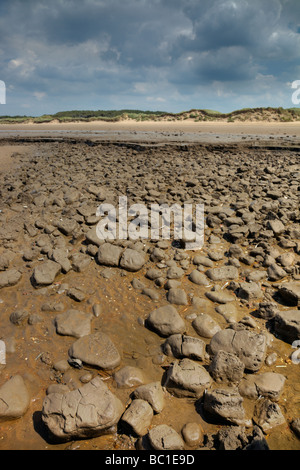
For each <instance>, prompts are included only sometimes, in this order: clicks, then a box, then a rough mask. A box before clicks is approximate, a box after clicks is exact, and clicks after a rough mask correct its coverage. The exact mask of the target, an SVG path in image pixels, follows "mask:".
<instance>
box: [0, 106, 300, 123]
mask: <svg viewBox="0 0 300 470" xmlns="http://www.w3.org/2000/svg"><path fill="white" fill-rule="evenodd" d="M127 121H129V122H134V123H136V122H137V123H139V122H147V123H148V122H159V123H161V122H168V123H170V122H180V123H183V122H186V121H187V122H195V123H199V124H204V123H212V122H218V123H220V122H227V123H230V124H232V123H234V122H239V123H249V122H252V123H257V122H260V123H261V122H270V123H272V122H279V123H291V122H298V123H300V108H287V109H284V108H270V107H269V108H245V109H240V110H236V111H232V112H230V113H221V112H219V111H212V110H207V109H206V110H205V109H191V110H190V111H182V112H180V113H168V112H164V111H140V110H111V111H84V110H82V111H79V110H76V111H62V112H58V113H56V114H52V115H50V114H49V115H46V114H44V115H42V116H38V117H32V116H0V125H2V124H4V125H7V124H9V125H11V124H26V125H27V124H29V125H32V124H38V125H40V124H59V123H60V124H71V123H98V124H99V123H100V124H102V123H106V122H108V123H120V122H127Z"/></svg>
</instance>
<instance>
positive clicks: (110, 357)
mask: <svg viewBox="0 0 300 470" xmlns="http://www.w3.org/2000/svg"><path fill="white" fill-rule="evenodd" d="M69 356H70V357H71V358H73V359H79V360H81V361H82V362H83V363H85V364H89V365H91V366H96V367H99V368H100V369H104V370H111V369H114V368H115V367H117V366H118V365H119V364H120V362H121V356H120V354H119V352H118V350H117V348H116V347H115V345H114V344H113V342H112V341H111V340H110V338H109V337H108V336H107V335H106V334H105V333H101V332H98V333H94V334H91V335H86V336H83V337H82V338H80V339H78V340H77V341H76V342H75V343H74V344H73V345H72V346H71V347H70V349H69Z"/></svg>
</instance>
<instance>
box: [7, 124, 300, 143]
mask: <svg viewBox="0 0 300 470" xmlns="http://www.w3.org/2000/svg"><path fill="white" fill-rule="evenodd" d="M63 136H65V137H68V138H86V139H90V140H93V141H114V142H116V141H121V142H122V141H126V142H128V141H133V142H152V143H155V142H156V143H163V142H168V143H170V142H174V143H176V142H182V143H183V142H187V143H197V142H198V143H205V142H206V143H219V142H220V143H221V142H224V143H233V142H236V143H237V142H243V141H248V142H251V144H253V145H255V144H262V142H265V143H269V144H270V145H272V144H274V141H276V142H278V143H279V144H280V145H299V143H300V123H299V122H292V123H269V122H258V123H253V122H244V123H223V122H214V123H211V122H202V123H195V122H193V121H191V120H187V121H180V122H179V121H175V122H169V121H160V122H135V121H131V120H127V121H121V122H117V123H109V122H101V123H99V122H90V123H81V122H73V123H68V124H60V123H55V122H54V123H49V124H26V125H24V124H14V125H11V124H5V125H0V138H2V139H3V138H6V137H8V138H22V137H24V138H39V137H40V138H41V137H45V138H55V137H56V138H61V137H63Z"/></svg>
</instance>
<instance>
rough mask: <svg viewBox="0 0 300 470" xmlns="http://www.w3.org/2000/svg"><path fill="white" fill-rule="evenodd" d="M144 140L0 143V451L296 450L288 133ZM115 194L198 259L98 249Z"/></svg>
mask: <svg viewBox="0 0 300 470" xmlns="http://www.w3.org/2000/svg"><path fill="white" fill-rule="evenodd" d="M126 125H127V126H128V123H127V124H126V123H125V124H124V126H126ZM157 125H158V124H157ZM164 125H165V126H167V123H166V124H164ZM168 125H169V124H168ZM174 125H175V124H174ZM53 126H54V125H53ZM145 126H146V125H145ZM148 126H149V127H148V128H147V127H143V128H142V127H138V126H136V127H135V128H128V127H127V128H125V127H124V128H122V129H116V128H112V127H110V128H108V127H107V128H101V129H99V128H97V129H91V127H89V128H83V127H81V128H80V129H75V125H74V126H70V127H66V128H61V127H58V128H56V127H55V128H54V127H52V128H51V129H52V130H51V129H49V127H47V128H45V129H42V128H41V127H38V131H37V130H36V129H35V128H34V129H31V128H27V127H25V126H23V127H22V128H20V129H16V128H13V129H9V128H8V127H6V132H3V135H2V133H1V135H0V137H1V136H2V137H1V141H0V160H1V159H2V161H3V162H4V160H5V162H6V163H5V167H4V166H2V171H1V173H0V181H1V186H0V188H1V189H0V192H1V195H0V198H1V199H0V200H1V204H0V210H1V212H0V221H1V225H0V239H1V247H0V302H1V303H0V311H1V316H0V340H1V341H2V343H0V346H1V348H2V349H1V351H2V356H1V355H0V358H1V357H2V365H0V420H1V431H0V449H1V450H5V449H12V450H16V449H35V450H46V449H66V448H68V449H81V450H88V449H92V450H97V449H98V450H127V449H137V450H140V449H155V450H168V449H175V450H182V449H187V450H189V449H211V450H220V449H249V450H251V449H271V450H281V449H282V450H292V449H295V450H296V449H298V450H299V448H300V441H299V432H300V426H299V420H300V415H299V391H300V384H299V360H298V356H297V348H296V347H295V346H296V345H297V344H298V343H297V341H299V340H300V318H299V315H300V310H299V299H300V213H299V188H300V166H299V161H300V151H299V149H298V143H299V129H298V127H297V126H292V125H290V127H289V128H285V127H284V126H281V127H280V128H279V127H276V129H277V131H276V136H275V137H276V138H274V139H273V138H272V137H274V135H271V134H270V127H266V129H262V128H261V129H260V131H259V129H258V127H256V128H255V132H254V130H253V128H252V131H251V132H250V131H249V130H246V127H243V129H244V130H243V131H241V130H240V129H238V128H235V129H233V128H231V129H232V131H231V137H228V135H227V132H228V128H227V127H226V129H227V130H226V132H225V127H224V128H223V129H224V135H222V131H220V129H221V127H222V126H220V127H218V128H217V129H216V128H214V129H213V128H209V127H207V128H206V127H205V131H203V132H201V133H199V132H196V130H195V129H194V128H193V129H192V128H188V127H184V128H183V127H181V128H179V127H178V129H177V128H174V127H172V128H171V127H169V128H167V127H163V128H161V127H160V128H159V129H158V128H157V127H155V128H153V126H152V125H151V123H149V125H148ZM224 126H225V125H224ZM270 126H271V124H270ZM71 127H72V128H71ZM47 129H48V131H47ZM267 129H268V130H267ZM1 130H2V128H1ZM25 131H26V132H25ZM102 131H103V132H102ZM35 132H36V133H35ZM97 132H98V133H97ZM241 132H245V134H242V133H241ZM274 132H275V131H274ZM86 133H87V134H86ZM181 133H182V134H181ZM204 133H205V135H204ZM210 133H211V135H210V136H209V137H208V134H210ZM176 134H178V135H176ZM257 136H258V137H257ZM244 137H246V138H244ZM270 137H271V138H270ZM124 195H126V196H127V198H128V205H129V206H131V205H132V204H136V203H140V204H144V205H146V206H147V207H148V208H149V209H150V207H151V204H154V203H158V204H163V203H166V204H167V205H169V206H171V205H172V204H174V203H178V204H183V203H184V202H189V203H193V204H204V210H205V243H204V246H203V248H202V249H201V250H200V251H189V250H186V249H185V242H184V240H173V239H170V240H156V241H153V240H151V239H144V240H136V241H132V240H113V241H110V242H103V241H100V240H99V239H97V237H95V227H96V224H97V223H98V222H99V218H98V217H97V216H96V209H97V207H98V206H99V205H100V204H101V203H103V202H106V203H110V204H113V205H115V206H117V204H118V198H119V196H124ZM3 345H4V346H5V360H3V351H4V346H3Z"/></svg>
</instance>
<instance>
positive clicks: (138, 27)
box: [0, 0, 300, 116]
mask: <svg viewBox="0 0 300 470" xmlns="http://www.w3.org/2000/svg"><path fill="white" fill-rule="evenodd" d="M296 80H300V0H51V2H50V1H49V0H0V81H3V82H4V84H5V88H6V104H0V115H28V116H40V115H43V114H54V113H56V112H59V111H66V110H75V109H77V110H82V109H84V110H111V109H141V110H151V111H154V110H161V111H167V112H173V113H178V112H181V111H186V110H190V109H195V108H197V109H213V110H218V111H221V112H230V111H233V110H236V109H241V108H245V107H268V106H274V107H278V106H282V107H284V108H290V107H294V106H295V104H293V102H292V94H293V92H294V90H292V83H293V82H294V81H296ZM0 84H1V82H0ZM2 91H3V89H2ZM0 93H1V90H0ZM0 102H1V100H0Z"/></svg>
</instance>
